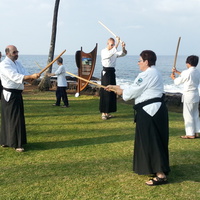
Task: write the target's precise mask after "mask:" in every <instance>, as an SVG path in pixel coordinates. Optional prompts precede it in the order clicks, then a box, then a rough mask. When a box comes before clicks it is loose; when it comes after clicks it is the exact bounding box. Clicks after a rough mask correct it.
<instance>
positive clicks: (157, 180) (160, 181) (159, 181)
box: [146, 176, 168, 186]
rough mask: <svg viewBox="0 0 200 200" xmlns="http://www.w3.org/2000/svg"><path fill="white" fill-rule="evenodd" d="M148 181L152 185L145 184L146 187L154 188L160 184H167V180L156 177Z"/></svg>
mask: <svg viewBox="0 0 200 200" xmlns="http://www.w3.org/2000/svg"><path fill="white" fill-rule="evenodd" d="M149 180H150V181H152V184H149V183H146V184H147V185H148V186H155V185H162V184H166V183H168V181H167V178H166V177H165V178H160V177H158V176H156V177H155V178H153V179H149Z"/></svg>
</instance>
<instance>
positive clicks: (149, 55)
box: [140, 50, 157, 67]
mask: <svg viewBox="0 0 200 200" xmlns="http://www.w3.org/2000/svg"><path fill="white" fill-rule="evenodd" d="M140 56H141V57H142V59H143V61H145V60H147V61H148V66H149V67H151V66H152V65H156V60H157V56H156V54H155V53H154V52H153V51H151V50H144V51H142V52H141V54H140Z"/></svg>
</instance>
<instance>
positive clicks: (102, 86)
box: [66, 72, 115, 92]
mask: <svg viewBox="0 0 200 200" xmlns="http://www.w3.org/2000/svg"><path fill="white" fill-rule="evenodd" d="M66 73H67V74H70V75H71V76H74V77H76V78H78V79H80V80H83V81H85V82H88V83H91V84H93V85H96V86H98V87H101V88H106V86H104V85H100V84H98V83H95V82H93V81H89V80H87V79H85V78H82V77H80V76H77V75H75V74H72V73H70V72H66ZM111 91H113V92H115V90H111Z"/></svg>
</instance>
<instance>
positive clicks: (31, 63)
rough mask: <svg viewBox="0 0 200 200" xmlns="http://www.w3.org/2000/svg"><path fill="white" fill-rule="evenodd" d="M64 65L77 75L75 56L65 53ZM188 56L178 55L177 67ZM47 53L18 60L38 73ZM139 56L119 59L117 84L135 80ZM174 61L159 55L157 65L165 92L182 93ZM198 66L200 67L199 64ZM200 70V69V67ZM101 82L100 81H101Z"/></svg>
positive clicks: (97, 71) (97, 72) (99, 67)
mask: <svg viewBox="0 0 200 200" xmlns="http://www.w3.org/2000/svg"><path fill="white" fill-rule="evenodd" d="M62 57H63V60H64V65H65V66H66V71H68V72H71V73H73V74H75V75H77V74H78V68H77V66H76V62H75V56H73V55H63V56H62ZM186 58H187V56H178V58H177V62H176V67H177V70H179V71H183V70H185V69H186V64H185V60H186ZM47 59H48V56H47V55H19V58H18V60H19V61H20V62H21V63H22V64H23V65H24V67H25V68H26V69H27V70H28V72H29V73H37V72H40V70H41V69H40V68H39V67H38V65H37V64H36V62H37V63H38V64H39V66H40V67H41V68H44V67H45V66H46V64H47ZM138 59H139V56H131V55H127V56H125V57H121V58H118V59H117V65H116V81H117V85H121V86H123V87H127V86H128V85H130V84H132V82H133V80H134V79H135V78H136V76H137V75H138V73H140V72H141V71H140V70H139V66H138ZM173 63H174V56H157V62H156V67H157V68H158V69H159V70H160V71H161V74H162V76H163V81H164V90H165V92H172V93H176V92H180V93H182V89H183V86H182V85H180V86H175V85H174V84H173V80H172V79H171V78H170V74H171V70H172V66H173ZM56 68H57V64H54V65H53V69H52V72H54V71H55V70H56ZM197 68H200V67H199V66H197ZM101 70H102V65H101V58H100V56H99V55H98V56H97V60H96V66H95V70H94V74H93V76H95V77H97V78H100V76H101ZM199 70H200V69H199ZM99 83H100V82H99Z"/></svg>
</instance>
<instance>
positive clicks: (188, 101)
mask: <svg viewBox="0 0 200 200" xmlns="http://www.w3.org/2000/svg"><path fill="white" fill-rule="evenodd" d="M198 61H199V57H198V56H195V55H191V56H188V57H187V59H186V66H187V68H188V69H187V70H184V71H183V72H182V73H181V72H179V71H178V70H176V69H173V70H172V74H171V78H172V79H173V80H174V84H175V85H179V84H183V85H184V89H183V95H182V102H183V118H184V123H185V132H186V135H184V136H181V138H183V139H195V138H197V137H199V135H198V133H200V120H199V90H198V86H199V84H200V73H199V71H198V70H197V69H196V66H197V65H198ZM175 73H177V74H179V75H180V76H179V77H177V78H175Z"/></svg>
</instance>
